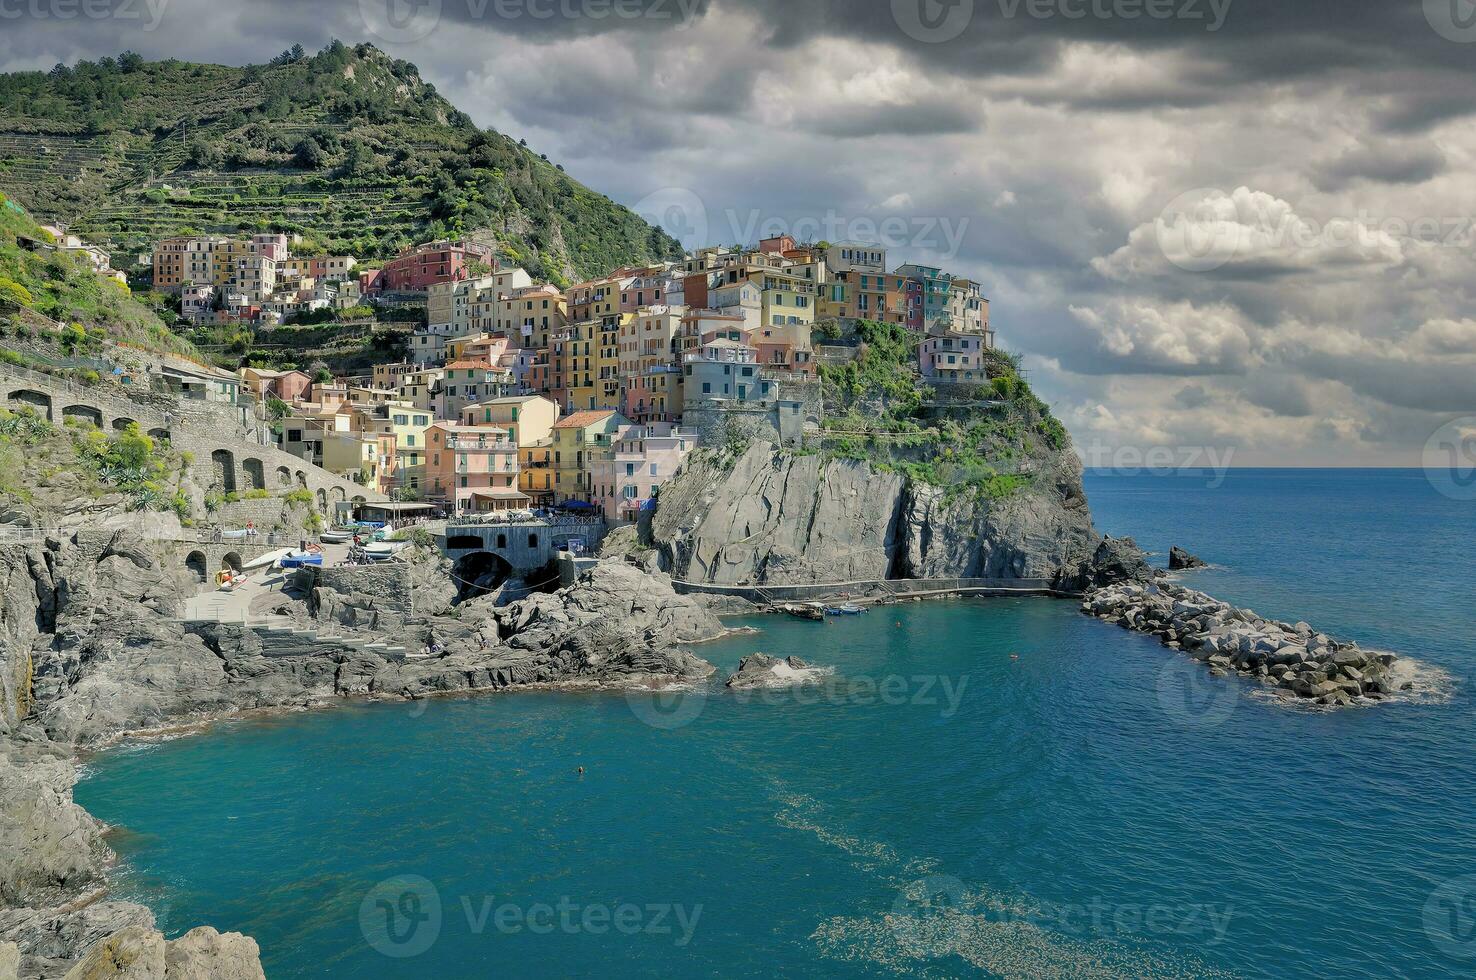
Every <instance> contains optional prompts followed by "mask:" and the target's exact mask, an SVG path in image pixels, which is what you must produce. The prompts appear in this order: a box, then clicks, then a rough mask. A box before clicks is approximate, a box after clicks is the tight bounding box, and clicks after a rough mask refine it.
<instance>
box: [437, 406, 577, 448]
mask: <svg viewBox="0 0 1476 980" xmlns="http://www.w3.org/2000/svg"><path fill="white" fill-rule="evenodd" d="M558 420H559V406H558V404H557V403H555V402H554V401H553V399H551V398H545V397H543V396H542V395H509V396H508V397H506V398H493V399H491V400H490V401H484V402H478V403H477V404H475V405H468V406H466V407H465V408H463V409H462V410H461V424H462V425H496V426H500V427H502V428H504V429H506V430H508V431H509V432H510V433H512V438H513V441H514V442H516V443H517V444H518V445H519V446H522V445H525V444H528V445H531V444H536V443H540V442H546V441H547V440H548V439H550V438H551V437H552V436H553V427H554V423H555V422H557V421H558Z"/></svg>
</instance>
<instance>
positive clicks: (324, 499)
mask: <svg viewBox="0 0 1476 980" xmlns="http://www.w3.org/2000/svg"><path fill="white" fill-rule="evenodd" d="M313 496H315V497H316V498H317V499H318V510H319V512H322V513H326V512H327V511H328V494H326V493H325V492H323V488H322V487H319V488H318V492H317V493H315V494H313Z"/></svg>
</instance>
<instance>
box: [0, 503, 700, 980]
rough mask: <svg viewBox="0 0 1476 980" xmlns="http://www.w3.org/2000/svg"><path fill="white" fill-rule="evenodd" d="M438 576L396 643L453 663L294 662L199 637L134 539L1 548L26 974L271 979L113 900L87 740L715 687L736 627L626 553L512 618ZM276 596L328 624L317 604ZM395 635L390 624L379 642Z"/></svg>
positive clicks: (11, 794) (117, 536) (5, 817)
mask: <svg viewBox="0 0 1476 980" xmlns="http://www.w3.org/2000/svg"><path fill="white" fill-rule="evenodd" d="M396 564H398V563H396ZM437 569H438V564H437V560H436V559H431V560H428V561H426V562H424V563H423V564H422V565H420V566H419V567H418V568H416V569H412V572H411V575H412V580H411V582H410V586H409V587H410V588H411V589H412V591H414V592H415V593H416V603H417V607H416V609H415V612H416V613H417V615H419V614H420V613H421V610H422V609H424V610H426V611H425V613H424V615H425V616H427V617H428V618H426V619H423V620H419V619H418V620H416V621H415V623H414V624H413V625H411V623H410V621H409V620H408V619H407V620H405V622H406V626H405V627H403V629H402V630H401V632H400V634H399V635H396V636H395V638H396V639H399V638H401V637H403V636H409V635H412V634H413V635H415V636H417V637H419V636H421V635H424V636H426V637H428V638H430V639H431V640H432V641H433V642H435V643H436V645H437V646H438V647H439V648H440V649H441V650H442V653H441V655H439V656H436V657H427V658H424V659H418V660H415V661H408V662H402V661H398V660H396V659H393V658H390V657H386V656H383V655H380V654H378V653H374V652H372V651H369V650H363V649H356V648H354V647H352V646H351V645H349V644H348V643H346V642H343V641H342V640H337V641H334V642H327V641H326V640H320V641H315V640H314V639H313V638H312V637H310V636H306V635H304V636H303V637H301V638H298V637H295V636H294V637H289V638H288V639H287V640H284V641H282V642H281V643H280V644H279V647H281V646H283V645H284V644H285V649H287V650H288V651H289V653H290V655H289V654H286V653H283V652H282V649H276V650H274V655H272V656H267V655H264V653H263V641H262V637H261V636H260V635H258V634H257V633H255V632H254V631H252V630H250V629H248V628H245V627H242V626H240V625H234V626H232V625H228V624H219V625H214V626H199V625H197V626H194V627H192V631H191V632H190V633H184V632H182V630H181V629H180V627H179V624H178V623H177V622H175V621H173V620H171V619H170V618H168V617H169V615H170V614H171V613H173V612H174V611H176V610H177V608H178V604H179V597H180V596H182V595H187V594H189V593H190V592H191V591H192V589H193V586H192V585H191V584H189V583H185V582H181V581H180V580H179V576H176V575H174V574H173V573H172V572H170V571H169V570H168V569H166V568H165V567H164V565H163V564H161V563H160V562H159V561H158V559H157V558H156V557H155V555H154V554H153V552H152V550H151V548H150V546H149V545H148V544H147V542H145V541H143V540H142V539H140V538H138V537H137V536H136V535H134V534H132V533H131V532H129V531H126V530H124V531H120V530H116V529H108V528H99V529H96V530H94V531H89V532H87V533H78V534H77V535H74V536H72V537H67V538H53V539H50V540H48V541H46V542H45V543H44V544H42V545H32V546H18V545H11V546H4V547H0V580H3V581H4V582H5V584H6V591H5V594H4V596H3V598H0V634H3V640H4V644H3V648H0V656H3V660H0V692H3V700H0V725H3V734H4V735H5V736H6V737H5V738H3V739H0V942H7V943H9V942H13V943H15V944H16V946H15V949H16V950H17V955H18V956H19V959H20V964H21V967H20V968H21V971H22V975H23V976H26V977H31V976H45V977H58V976H62V975H63V974H68V975H76V976H79V977H104V976H108V977H113V976H117V977H123V976H128V977H139V976H150V977H152V976H163V977H174V976H177V975H178V976H200V977H206V976H209V977H227V978H231V977H237V976H239V977H253V978H255V977H260V976H261V975H262V974H261V968H260V962H259V955H258V952H257V949H256V945H255V943H254V942H253V941H252V940H250V939H247V938H246V937H243V936H235V935H229V934H228V935H220V934H217V933H215V932H214V931H213V930H203V931H202V930H196V931H194V932H192V933H190V934H188V935H187V936H185V937H182V938H181V939H179V940H175V941H174V942H173V943H170V944H168V946H167V951H168V952H167V957H166V945H165V944H164V941H163V938H162V936H160V935H159V934H158V933H157V932H156V931H155V930H154V928H153V925H154V923H153V918H152V915H151V914H150V913H149V911H148V910H147V909H145V908H143V907H142V906H138V905H134V904H132V903H128V902H113V901H107V900H103V899H102V895H103V894H104V889H105V887H106V882H105V879H104V876H103V869H104V868H105V867H106V866H107V865H108V863H109V862H110V861H111V859H112V857H113V855H112V853H111V851H109V849H108V848H107V846H106V844H105V843H104V842H103V840H102V832H103V830H104V829H105V828H104V827H103V825H102V824H101V823H100V822H98V821H97V820H95V819H94V818H92V817H91V816H89V815H88V814H87V813H86V812H85V811H84V810H83V809H82V808H80V807H78V806H77V805H76V804H75V802H73V800H72V795H71V793H72V784H73V782H74V780H75V757H74V755H73V751H74V747H77V746H86V745H92V744H96V743H98V742H100V741H102V740H104V739H107V738H109V737H112V736H115V735H117V734H119V733H122V732H127V731H133V730H142V729H150V728H159V727H164V726H171V725H182V724H190V723H194V722H198V721H203V720H206V719H210V718H215V717H220V716H223V715H228V714H231V713H235V712H238V711H242V710H249V709H254V708H263V707H277V706H298V705H311V704H316V703H321V702H324V701H327V700H329V699H333V698H339V697H345V696H352V695H362V694H376V695H383V694H392V695H399V696H409V697H414V696H420V695H423V694H428V693H435V692H438V691H450V690H464V689H488V688H496V687H506V686H511V685H516V684H525V683H559V682H571V681H572V682H593V683H602V684H603V683H622V684H641V683H649V682H651V681H652V680H653V679H655V678H700V677H705V676H707V675H708V674H710V673H711V672H712V670H713V668H712V666H711V665H710V664H708V663H707V662H706V661H704V660H702V659H701V658H699V657H697V656H695V655H693V654H692V653H691V652H689V651H688V650H686V649H684V648H683V647H684V645H686V644H690V643H697V642H701V641H703V640H708V639H712V638H715V637H717V636H721V635H723V634H724V632H725V629H724V627H723V626H722V624H721V623H720V622H719V621H718V620H717V618H716V617H715V616H714V615H713V614H712V613H711V612H710V611H708V610H707V609H706V608H705V607H704V606H702V605H701V604H700V603H698V602H696V601H694V600H692V599H689V598H687V597H685V596H682V595H678V594H677V593H676V592H675V591H674V590H673V589H672V587H671V583H670V580H669V579H667V578H666V577H665V576H662V575H650V574H647V573H645V572H643V571H641V570H640V569H638V568H636V567H634V566H631V565H627V564H624V563H620V562H602V563H600V564H599V565H596V566H595V567H594V568H592V569H590V570H589V571H587V572H586V573H585V574H584V575H583V576H582V577H581V578H580V580H579V581H577V582H575V583H574V584H573V585H571V586H569V587H568V588H565V589H561V590H560V591H559V592H557V593H553V594H536V595H533V596H531V597H529V598H528V599H525V600H523V601H521V602H517V603H513V604H512V605H510V606H508V607H505V608H494V607H492V606H491V605H490V603H489V602H488V601H485V600H475V601H473V602H469V603H465V604H463V605H460V606H456V605H455V604H454V603H453V602H451V601H449V600H450V599H453V598H454V595H455V590H454V589H449V590H446V589H444V588H442V587H444V586H446V584H447V583H446V582H444V581H443V582H441V583H440V584H439V585H438V584H437V582H436V574H437ZM333 591H335V592H336V590H333ZM366 594H367V593H366ZM374 598H375V601H376V602H378V601H379V600H380V599H381V598H383V597H382V596H375V597H374ZM422 600H424V601H422ZM273 601H274V602H280V603H281V604H282V605H284V606H289V607H291V611H292V613H293V615H294V616H299V617H301V618H303V619H307V618H308V617H309V616H310V613H309V612H308V602H309V600H306V599H299V600H292V599H291V597H290V596H284V597H283V598H282V599H281V600H277V599H274V600H273ZM375 608H376V611H379V610H381V609H382V608H383V606H376V607H375ZM384 621H385V620H383V619H382V618H381V619H378V620H376V622H377V623H383V622H384ZM335 631H336V632H338V633H342V634H346V635H349V636H351V635H352V634H353V632H354V631H353V629H352V628H351V627H346V626H345V627H339V626H338V625H337V624H335ZM383 638H384V634H383V633H382V632H380V631H379V630H378V629H376V631H375V632H366V633H364V634H363V635H362V637H361V639H374V640H381V639H383ZM299 639H300V645H301V653H300V654H298V653H296V652H293V648H292V644H293V643H297V642H299ZM8 948H9V947H7V949H8ZM79 958H80V959H79ZM166 960H167V963H166ZM69 967H70V968H71V971H70V973H69V969H68V968H69Z"/></svg>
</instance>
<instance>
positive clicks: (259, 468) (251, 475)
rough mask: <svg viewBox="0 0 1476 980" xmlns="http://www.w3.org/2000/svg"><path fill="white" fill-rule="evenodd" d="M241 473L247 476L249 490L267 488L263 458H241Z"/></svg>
mask: <svg viewBox="0 0 1476 980" xmlns="http://www.w3.org/2000/svg"><path fill="white" fill-rule="evenodd" d="M241 474H242V475H243V476H244V477H245V478H246V489H247V490H265V489H266V488H267V483H266V467H265V466H264V465H263V464H262V462H261V460H259V459H255V458H252V459H243V460H241Z"/></svg>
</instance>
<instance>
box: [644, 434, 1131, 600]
mask: <svg viewBox="0 0 1476 980" xmlns="http://www.w3.org/2000/svg"><path fill="white" fill-rule="evenodd" d="M1031 475H1032V479H1031V481H1030V482H1029V484H1028V485H1026V486H1023V487H1022V488H1021V489H1019V490H1016V491H1015V492H1012V493H1010V494H1009V495H1008V496H1003V497H999V498H994V497H990V496H988V495H987V494H980V493H974V494H957V493H954V494H950V493H949V492H947V491H945V490H944V489H941V488H938V487H933V486H929V485H928V484H926V483H922V482H918V481H914V480H910V479H908V478H906V477H904V476H903V475H901V474H898V473H896V472H888V471H886V470H882V469H879V468H877V467H876V466H874V465H873V464H872V463H869V462H867V461H864V460H845V459H835V458H826V457H825V456H822V455H819V454H812V455H795V454H793V453H790V452H788V451H785V450H781V449H779V448H777V447H775V446H772V445H769V444H766V443H754V444H751V445H750V446H748V448H747V449H746V450H745V451H743V452H742V453H741V454H740V455H738V456H736V457H734V456H733V455H732V454H729V453H724V452H703V453H699V454H695V455H694V456H692V457H690V458H689V460H688V461H687V462H686V464H685V465H684V466H683V467H682V471H681V473H680V474H679V475H678V476H677V477H676V478H675V479H674V480H673V481H672V482H671V483H669V484H667V485H666V486H665V487H663V488H662V490H661V495H660V501H659V505H658V507H657V509H656V513H655V515H654V517H653V518H652V519H651V522H650V529H649V541H650V543H651V544H652V545H653V546H654V547H655V548H657V549H658V550H659V551H660V553H661V555H662V561H663V564H664V567H665V568H667V569H668V570H669V571H670V572H671V574H672V576H673V577H674V578H678V579H681V580H683V581H693V582H711V583H716V584H723V585H742V584H747V585H762V584H794V583H807V582H854V581H870V580H878V579H903V578H960V577H964V578H1010V579H1044V580H1047V581H1049V582H1052V583H1054V584H1056V585H1059V586H1061V587H1065V588H1079V587H1081V586H1082V585H1083V584H1084V583H1086V582H1089V581H1096V580H1098V579H1100V578H1103V577H1106V578H1108V579H1111V578H1114V577H1140V576H1146V574H1147V568H1146V565H1143V564H1142V563H1141V558H1138V559H1137V560H1136V561H1134V560H1132V558H1131V556H1129V557H1128V559H1127V563H1126V564H1127V567H1125V568H1121V569H1118V571H1117V573H1116V575H1114V574H1112V573H1109V572H1107V571H1106V570H1105V566H1106V565H1108V564H1111V563H1112V562H1111V561H1109V559H1116V560H1117V562H1118V563H1119V564H1121V562H1122V559H1123V552H1124V551H1128V552H1131V551H1133V550H1135V549H1132V548H1131V547H1130V546H1128V547H1124V545H1123V544H1122V543H1121V542H1111V541H1110V539H1104V538H1103V537H1102V536H1101V535H1100V534H1098V533H1097V531H1096V530H1095V528H1093V526H1092V517H1091V511H1090V509H1089V508H1088V507H1087V501H1086V495H1085V493H1084V492H1083V490H1082V486H1081V464H1080V462H1079V461H1078V460H1077V459H1076V457H1075V455H1074V454H1073V453H1071V452H1070V451H1069V450H1067V451H1063V452H1054V453H1050V454H1048V455H1043V456H1041V457H1039V458H1037V459H1036V460H1033V461H1032V469H1031ZM1104 543H1105V544H1106V545H1107V547H1106V550H1105V551H1104V550H1103V546H1104Z"/></svg>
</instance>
